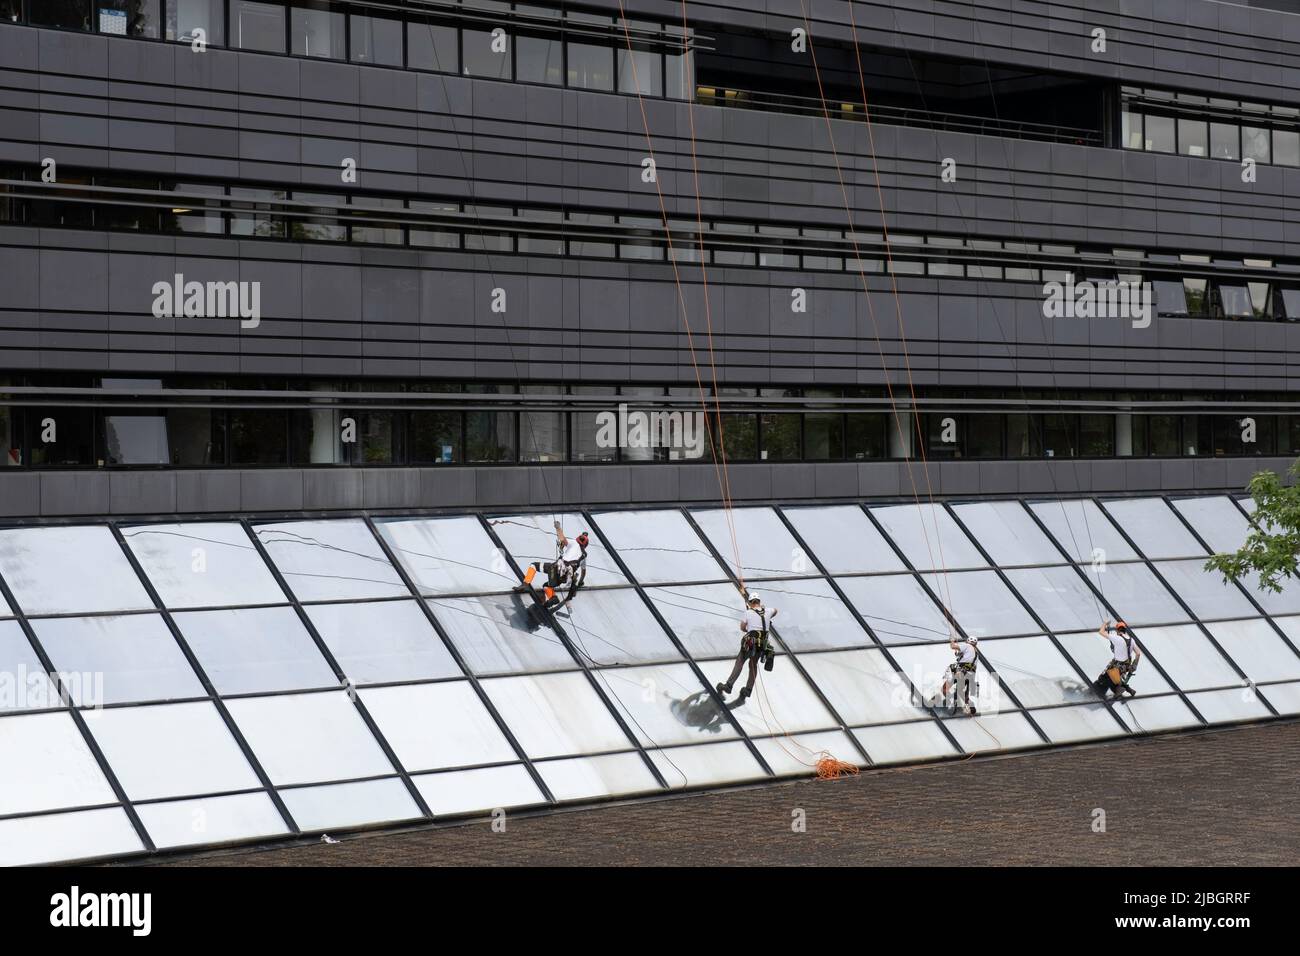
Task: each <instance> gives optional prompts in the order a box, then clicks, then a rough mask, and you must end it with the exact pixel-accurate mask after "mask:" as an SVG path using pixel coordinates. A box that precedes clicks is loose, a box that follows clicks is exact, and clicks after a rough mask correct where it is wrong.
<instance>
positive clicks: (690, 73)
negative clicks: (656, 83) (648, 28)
mask: <svg viewBox="0 0 1300 956" xmlns="http://www.w3.org/2000/svg"><path fill="white" fill-rule="evenodd" d="M694 56H695V54H694V52H687V53H676V54H674V53H666V54H664V95H665V96H667V97H668V98H669V99H674V100H686V99H690V98H691V96H692V95H693V94H694V88H693V87H694V83H695V69H694V63H693V61H692V58H693V57H694Z"/></svg>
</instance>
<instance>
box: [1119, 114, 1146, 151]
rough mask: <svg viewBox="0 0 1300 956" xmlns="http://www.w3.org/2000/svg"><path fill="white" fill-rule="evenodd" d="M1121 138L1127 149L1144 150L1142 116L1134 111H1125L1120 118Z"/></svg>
mask: <svg viewBox="0 0 1300 956" xmlns="http://www.w3.org/2000/svg"><path fill="white" fill-rule="evenodd" d="M1120 123H1121V136H1122V137H1123V145H1124V148H1125V149H1141V148H1142V114H1141V113H1138V112H1136V111H1134V110H1128V109H1126V110H1124V112H1123V113H1122V114H1121V116H1120Z"/></svg>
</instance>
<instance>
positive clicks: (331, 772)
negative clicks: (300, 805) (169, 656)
mask: <svg viewBox="0 0 1300 956" xmlns="http://www.w3.org/2000/svg"><path fill="white" fill-rule="evenodd" d="M227 707H228V708H229V709H230V713H231V716H233V717H234V718H235V722H236V723H237V724H238V725H239V730H240V732H241V733H242V734H243V735H244V739H245V740H247V741H248V745H249V746H250V747H251V748H252V749H253V753H254V754H255V755H256V757H257V759H258V762H259V763H261V765H262V769H264V770H265V771H266V773H267V775H268V776H269V777H270V778H271V782H272V783H273V784H275V785H276V786H283V785H287V784H295V783H317V782H325V781H329V780H348V779H352V778H355V777H379V776H384V775H386V774H391V773H392V772H393V770H394V768H393V766H392V764H391V763H390V762H389V760H388V758H387V757H385V756H384V752H383V750H382V749H380V747H379V744H378V743H376V742H375V738H374V737H372V736H371V735H370V730H369V728H367V727H366V725H365V722H364V721H363V720H362V719H361V715H360V714H358V713H357V709H356V707H355V706H354V705H353V703H352V701H351V700H349V699H348V695H347V694H345V693H343V692H342V691H335V692H331V693H322V694H286V695H282V696H279V697H242V698H239V699H237V700H231V701H227Z"/></svg>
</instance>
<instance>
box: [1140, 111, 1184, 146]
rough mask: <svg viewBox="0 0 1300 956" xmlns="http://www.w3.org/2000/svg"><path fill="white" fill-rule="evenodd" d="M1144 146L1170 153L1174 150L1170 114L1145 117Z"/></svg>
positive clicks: (1172, 125) (1172, 121)
mask: <svg viewBox="0 0 1300 956" xmlns="http://www.w3.org/2000/svg"><path fill="white" fill-rule="evenodd" d="M1145 127H1146V129H1145V133H1146V148H1147V149H1148V150H1151V151H1153V152H1157V153H1172V152H1176V150H1175V138H1174V119H1173V117H1172V116H1152V115H1148V116H1147V117H1146V123H1145Z"/></svg>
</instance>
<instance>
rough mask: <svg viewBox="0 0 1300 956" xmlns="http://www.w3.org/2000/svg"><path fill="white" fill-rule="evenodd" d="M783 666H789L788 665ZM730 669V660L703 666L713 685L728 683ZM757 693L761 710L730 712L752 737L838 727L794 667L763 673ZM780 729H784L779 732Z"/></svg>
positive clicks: (707, 663) (736, 710)
mask: <svg viewBox="0 0 1300 956" xmlns="http://www.w3.org/2000/svg"><path fill="white" fill-rule="evenodd" d="M783 663H786V664H789V662H788V661H784V662H783ZM731 668H732V662H731V661H728V660H720V661H704V662H702V663H701V664H700V670H702V671H704V679H705V680H706V681H708V682H709V683H710V684H718V683H720V682H721V681H724V680H726V679H727V676H728V675H729V674H730V673H731ZM742 673H743V671H742ZM754 693H755V695H756V696H757V699H758V702H759V706H758V707H752V708H751V707H736V708H735V709H733V710H732V712H731V715H732V717H734V718H735V719H736V721H737V722H738V723H739V724H740V726H741V729H743V730H744V731H745V733H747V734H748V735H749V736H751V737H759V736H764V737H766V736H768V735H770V734H772V733H773V732H774V731H776V732H779V733H784V732H785V731H786V730H788V731H791V732H794V731H799V730H816V729H820V728H827V727H834V726H835V725H836V723H837V721H836V719H835V718H834V717H833V716H831V712H830V711H828V710H827V709H826V705H825V704H823V703H822V702H821V699H820V698H819V697H818V696H817V693H816V691H814V690H813V688H812V687H811V686H810V685H809V684H808V682H807V681H806V680H804V677H803V675H802V674H800V673H799V671H798V669H797V668H795V667H793V666H786V667H776V668H773V669H772V670H771V671H770V672H769V671H764V672H763V678H762V680H761V681H760V682H759V683H758V685H757V686H756V687H755V690H754ZM778 727H779V728H783V729H782V730H780V731H777V728H778Z"/></svg>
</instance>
